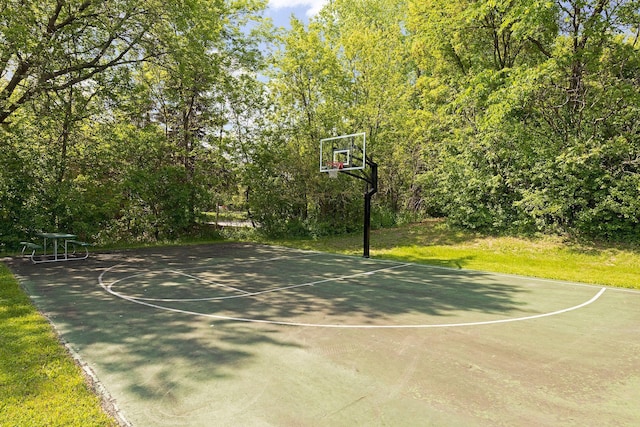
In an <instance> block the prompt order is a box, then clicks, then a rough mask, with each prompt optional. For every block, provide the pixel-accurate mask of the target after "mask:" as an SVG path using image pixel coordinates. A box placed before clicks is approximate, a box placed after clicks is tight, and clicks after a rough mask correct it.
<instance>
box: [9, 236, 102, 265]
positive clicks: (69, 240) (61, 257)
mask: <svg viewBox="0 0 640 427" xmlns="http://www.w3.org/2000/svg"><path fill="white" fill-rule="evenodd" d="M36 236H38V237H40V238H41V239H43V245H40V244H38V243H33V242H20V244H21V245H22V255H23V256H24V255H25V251H26V250H27V249H30V250H31V255H28V256H29V258H31V262H33V263H34V264H38V263H42V262H59V261H73V260H80V259H87V258H88V257H89V249H88V247H89V246H91V244H90V243H85V242H81V241H79V240H76V238H77V237H78V236H76V235H75V234H70V233H37V234H36ZM47 243H49V244H50V245H51V244H52V245H53V253H50V254H47ZM69 247H71V249H72V251H71V253H69ZM76 247H81V248H83V249H84V254H81V255H77V254H76ZM38 251H42V254H40V255H37V252H38Z"/></svg>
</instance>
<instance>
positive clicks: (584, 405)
mask: <svg viewBox="0 0 640 427" xmlns="http://www.w3.org/2000/svg"><path fill="white" fill-rule="evenodd" d="M9 266H10V268H11V269H12V271H13V272H14V273H15V274H16V275H17V276H18V278H19V280H20V282H21V284H22V286H23V287H24V288H25V290H26V291H27V292H28V293H29V295H30V296H31V297H32V299H33V301H34V302H35V303H36V305H37V306H38V307H39V308H40V310H41V311H42V312H43V313H45V314H46V315H47V316H48V317H49V319H50V320H51V322H52V323H53V324H54V325H55V327H56V328H57V329H58V331H59V332H60V334H61V336H62V337H63V339H64V340H65V341H66V342H67V343H68V345H69V347H70V348H71V349H72V350H73V351H74V352H76V353H77V354H78V355H79V356H80V357H81V359H82V361H83V362H84V363H86V364H87V365H88V366H89V367H90V368H91V370H92V371H93V372H95V374H96V376H97V377H98V379H99V380H100V382H101V384H102V385H103V386H104V389H105V390H106V391H107V392H108V396H110V399H111V400H112V403H113V404H114V407H115V408H119V410H120V411H121V417H122V419H123V423H125V424H127V423H130V424H132V425H135V426H151V425H153V426H175V425H188V426H210V425H221V426H226V425H228V426H232V425H233V426H235V425H246V426H251V425H274V426H280V425H282V426H288V425H305V426H307V425H309V426H324V425H332V426H336V425H337V426H353V425H407V426H409V425H634V424H638V423H639V422H640V410H639V409H638V408H637V405H636V403H637V401H640V328H638V327H637V325H638V324H640V293H637V292H629V291H621V290H614V289H608V290H606V291H603V292H602V293H601V294H600V293H598V292H599V291H600V288H597V287H592V286H582V285H578V284H567V283H560V282H551V281H540V280H535V279H531V278H525V277H516V276H504V275H495V274H489V273H481V272H473V271H464V270H453V269H443V268H437V267H427V266H421V265H416V264H405V263H402V262H388V261H381V260H366V259H363V258H356V257H343V256H334V255H329V254H319V253H314V252H303V251H296V250H291V249H285V248H276V247H266V246H259V245H247V244H220V245H202V246H192V247H191V246H190V247H180V248H162V249H147V250H135V251H123V252H117V253H102V254H96V255H92V257H91V258H90V259H89V260H86V261H81V262H80V261H79V262H69V263H62V264H59V265H32V264H30V263H28V262H26V261H24V260H21V259H16V260H13V261H11V262H10V263H9ZM596 297H597V298H596Z"/></svg>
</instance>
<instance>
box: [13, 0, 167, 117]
mask: <svg viewBox="0 0 640 427" xmlns="http://www.w3.org/2000/svg"><path fill="white" fill-rule="evenodd" d="M159 5H160V3H157V2H156V1H155V0H145V1H137V0H136V1H130V0H125V1H111V0H109V1H97V0H84V1H67V0H56V1H55V2H54V1H52V0H50V1H47V2H44V3H42V2H40V3H37V4H35V3H28V2H23V1H19V0H8V1H7V2H6V3H5V4H4V6H3V7H2V9H1V10H0V40H2V47H1V48H0V49H1V50H0V77H2V79H1V80H0V124H2V123H5V122H7V120H8V119H9V117H10V116H11V115H13V114H14V113H15V112H16V110H18V109H19V108H21V107H22V106H24V105H25V104H26V103H27V102H29V101H31V100H33V99H35V98H36V97H38V96H39V95H41V94H44V93H47V92H57V91H63V90H67V89H69V88H71V87H73V86H76V85H78V84H79V83H82V82H87V83H88V84H91V80H92V79H93V78H94V77H95V76H96V75H98V74H100V73H102V72H105V71H106V70H109V69H112V68H114V67H119V66H122V65H126V64H131V63H134V62H138V61H140V60H141V59H143V58H144V56H145V55H146V53H147V52H149V50H148V49H144V46H147V47H149V45H148V42H149V41H150V39H151V38H152V37H151V34H152V33H151V31H152V27H153V24H154V23H155V22H157V21H159V20H161V19H162V18H164V17H163V16H161V14H160V9H159Z"/></svg>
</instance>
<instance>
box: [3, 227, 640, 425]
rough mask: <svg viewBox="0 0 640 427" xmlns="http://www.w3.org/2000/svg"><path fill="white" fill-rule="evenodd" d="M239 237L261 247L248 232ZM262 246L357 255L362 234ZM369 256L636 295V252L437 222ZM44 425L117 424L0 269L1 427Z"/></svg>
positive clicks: (392, 233)
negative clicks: (499, 234)
mask: <svg viewBox="0 0 640 427" xmlns="http://www.w3.org/2000/svg"><path fill="white" fill-rule="evenodd" d="M238 236H241V237H242V239H244V240H246V239H247V238H250V239H253V240H261V239H258V238H256V237H255V234H253V235H252V234H251V232H247V231H246V230H244V231H242V232H241V233H240V234H238ZM252 236H253V237H252ZM232 237H233V235H232ZM261 241H262V242H263V243H272V244H279V245H284V246H292V247H297V248H303V249H313V250H319V251H326V252H337V253H345V254H354V255H359V254H362V234H361V233H357V234H352V235H348V236H338V237H331V238H321V239H314V240H311V239H306V240H300V239H297V240H295V239H287V240H269V241H265V240H261ZM187 243H189V242H182V244H187ZM371 256H372V257H375V258H386V259H394V260H406V261H412V262H419V263H426V264H435V265H441V266H446V267H452V268H466V269H474V270H482V271H493V272H502V273H511V274H520V275H528V276H536V277H543V278H551V279H560V280H569V281H578V282H585V283H594V284H601V285H610V286H619V287H627V288H635V289H640V248H638V247H632V246H629V247H612V246H604V245H597V244H586V243H575V242H567V241H565V240H563V239H561V238H558V237H539V238H530V239H525V238H513V237H491V236H482V235H479V234H474V233H470V232H463V231H457V230H453V229H450V228H448V227H447V226H446V225H445V224H444V223H443V222H441V221H438V220H430V221H425V222H422V223H418V224H410V225H405V226H402V227H397V228H393V229H381V230H373V231H372V234H371ZM44 425H46V426H83V427H84V426H115V425H116V422H115V421H114V420H113V419H112V418H110V417H109V416H108V415H106V414H105V413H104V412H103V411H102V409H101V406H100V400H99V399H98V397H96V396H95V394H94V393H93V392H92V391H91V390H90V388H89V387H88V386H87V384H86V382H85V379H84V377H83V375H82V371H81V369H80V368H79V367H78V366H77V365H76V364H75V363H74V361H73V359H72V358H71V357H70V355H69V354H68V353H67V352H66V350H65V348H64V346H62V345H61V344H60V343H59V341H58V340H57V338H56V336H55V333H54V331H53V330H52V328H51V325H49V323H48V322H47V321H46V319H44V318H43V317H42V316H41V315H40V314H39V313H38V312H37V310H36V309H35V308H34V306H33V305H32V304H31V302H30V300H29V298H28V297H27V296H26V295H25V294H24V292H23V291H22V290H21V289H20V287H19V286H18V283H17V281H16V279H15V278H14V277H13V276H12V275H11V273H10V272H9V271H8V269H7V268H6V267H5V266H4V265H3V264H0V426H3V427H5V426H44Z"/></svg>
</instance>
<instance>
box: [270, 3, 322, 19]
mask: <svg viewBox="0 0 640 427" xmlns="http://www.w3.org/2000/svg"><path fill="white" fill-rule="evenodd" d="M328 1H329V0H269V7H272V8H273V9H283V8H293V7H296V8H302V9H306V12H305V14H306V15H307V16H314V15H316V14H317V13H318V12H320V9H322V6H324V5H325V4H326V3H327V2H328Z"/></svg>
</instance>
